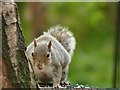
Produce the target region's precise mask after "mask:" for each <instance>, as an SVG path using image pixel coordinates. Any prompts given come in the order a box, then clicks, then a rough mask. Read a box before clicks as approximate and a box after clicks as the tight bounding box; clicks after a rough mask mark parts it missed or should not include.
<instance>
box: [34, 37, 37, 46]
mask: <svg viewBox="0 0 120 90" xmlns="http://www.w3.org/2000/svg"><path fill="white" fill-rule="evenodd" d="M36 46H37V41H36V38H35V39H34V47H36Z"/></svg>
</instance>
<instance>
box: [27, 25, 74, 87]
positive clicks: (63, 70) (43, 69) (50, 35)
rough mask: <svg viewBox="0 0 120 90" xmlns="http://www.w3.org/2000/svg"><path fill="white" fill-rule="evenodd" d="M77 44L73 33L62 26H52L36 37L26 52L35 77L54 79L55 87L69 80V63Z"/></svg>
mask: <svg viewBox="0 0 120 90" xmlns="http://www.w3.org/2000/svg"><path fill="white" fill-rule="evenodd" d="M75 46H76V41H75V38H74V36H73V34H72V33H71V32H70V31H68V29H67V28H63V27H62V26H60V25H58V26H54V27H51V28H50V29H49V30H48V31H47V32H44V33H43V35H41V36H40V37H38V38H37V39H34V41H33V42H32V43H30V45H29V46H28V47H27V50H26V54H27V57H28V59H29V60H30V61H31V63H32V66H33V70H34V73H35V79H36V80H38V79H39V80H40V81H42V82H49V81H53V87H60V82H65V81H66V80H67V75H68V69H69V64H70V62H71V58H72V55H73V52H74V49H75Z"/></svg>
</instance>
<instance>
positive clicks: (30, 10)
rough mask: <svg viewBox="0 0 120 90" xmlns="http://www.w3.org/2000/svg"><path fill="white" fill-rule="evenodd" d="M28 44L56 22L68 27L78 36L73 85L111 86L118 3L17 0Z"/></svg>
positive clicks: (71, 69) (72, 73)
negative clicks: (20, 0)
mask: <svg viewBox="0 0 120 90" xmlns="http://www.w3.org/2000/svg"><path fill="white" fill-rule="evenodd" d="M17 4H18V8H19V14H20V20H21V26H22V29H23V34H24V38H25V40H26V45H28V44H29V43H30V42H31V41H32V40H33V38H34V37H38V36H39V35H41V34H42V32H43V31H47V29H48V28H49V27H51V26H53V25H58V24H60V25H62V26H65V27H68V28H69V29H70V30H71V31H72V32H73V34H74V36H75V38H76V42H77V44H76V49H75V53H74V56H73V58H72V62H71V64H70V68H69V75H68V80H69V81H70V82H71V83H73V84H76V83H78V84H83V85H86V84H88V85H90V86H96V87H112V81H113V66H114V63H113V62H114V51H115V50H114V49H115V31H116V15H117V14H116V3H108V2H104V3H96V2H89V3H86V2H85V3H84V2H79V3H78V2H76V3H70V2H66V3H62V2H61V3H53V2H51V3H47V2H46V3H42V2H41V3H38V2H37V3H17Z"/></svg>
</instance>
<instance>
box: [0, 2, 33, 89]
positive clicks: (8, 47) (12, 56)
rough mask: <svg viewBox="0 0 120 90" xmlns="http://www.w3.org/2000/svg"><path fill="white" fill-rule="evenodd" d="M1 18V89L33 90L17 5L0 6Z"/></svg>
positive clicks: (12, 3)
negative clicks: (23, 89) (20, 89)
mask: <svg viewBox="0 0 120 90" xmlns="http://www.w3.org/2000/svg"><path fill="white" fill-rule="evenodd" d="M0 7H2V9H0V10H2V11H1V12H0V15H1V18H2V23H0V24H2V25H0V26H2V62H1V61H0V64H1V63H2V88H10V87H11V88H13V87H16V88H35V80H34V74H33V70H32V68H31V63H30V62H29V60H27V58H26V55H25V48H26V47H25V41H24V37H23V35H22V31H21V27H20V22H19V15H18V9H17V5H16V4H15V3H14V2H2V3H1V4H0Z"/></svg>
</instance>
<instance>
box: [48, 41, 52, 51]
mask: <svg viewBox="0 0 120 90" xmlns="http://www.w3.org/2000/svg"><path fill="white" fill-rule="evenodd" d="M51 46H52V42H51V41H50V42H49V43H48V49H49V51H51Z"/></svg>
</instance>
